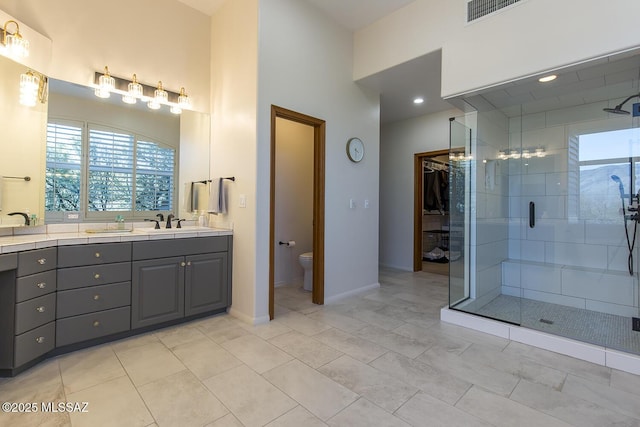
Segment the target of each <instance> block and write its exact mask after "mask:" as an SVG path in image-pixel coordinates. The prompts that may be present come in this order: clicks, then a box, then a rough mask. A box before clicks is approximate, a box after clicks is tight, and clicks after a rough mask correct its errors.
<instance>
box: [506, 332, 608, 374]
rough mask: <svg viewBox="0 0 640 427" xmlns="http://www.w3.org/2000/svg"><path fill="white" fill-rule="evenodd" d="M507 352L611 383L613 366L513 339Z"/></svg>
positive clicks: (564, 370)
mask: <svg viewBox="0 0 640 427" xmlns="http://www.w3.org/2000/svg"><path fill="white" fill-rule="evenodd" d="M504 353H505V354H509V355H513V356H515V357H526V358H529V359H533V360H534V361H535V362H537V363H539V364H541V365H545V366H549V367H551V368H554V369H559V370H561V371H563V372H567V373H571V374H575V375H577V376H579V377H582V378H586V379H589V380H592V381H596V382H599V383H601V384H605V385H609V383H610V381H611V368H607V367H605V366H600V365H596V364H594V363H590V362H586V361H584V360H579V359H575V358H573V357H570V356H565V355H563V354H558V353H554V352H552V351H548V350H544V349H541V348H537V347H532V346H530V345H526V344H522V343H519V342H515V341H511V342H510V343H509V345H507V347H506V348H505V349H504Z"/></svg>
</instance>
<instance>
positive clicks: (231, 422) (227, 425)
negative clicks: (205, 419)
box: [204, 413, 244, 427]
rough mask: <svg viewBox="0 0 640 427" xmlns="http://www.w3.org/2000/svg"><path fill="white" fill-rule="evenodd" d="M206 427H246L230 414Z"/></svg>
mask: <svg viewBox="0 0 640 427" xmlns="http://www.w3.org/2000/svg"><path fill="white" fill-rule="evenodd" d="M204 427H244V426H243V425H242V423H241V422H240V421H239V420H238V419H237V418H236V417H235V416H234V415H233V414H231V413H229V414H227V415H225V416H224V417H222V418H218V419H217V420H215V421H214V422H212V423H209V424H207V425H206V426H204Z"/></svg>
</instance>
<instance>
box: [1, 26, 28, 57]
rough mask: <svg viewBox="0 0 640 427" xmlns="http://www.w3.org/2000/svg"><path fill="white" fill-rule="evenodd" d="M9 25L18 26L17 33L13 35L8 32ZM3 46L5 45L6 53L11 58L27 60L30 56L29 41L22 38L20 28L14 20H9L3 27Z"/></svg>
mask: <svg viewBox="0 0 640 427" xmlns="http://www.w3.org/2000/svg"><path fill="white" fill-rule="evenodd" d="M9 24H14V25H15V26H16V32H15V33H11V32H9V31H8V30H7V26H8V25H9ZM0 42H2V45H4V47H5V49H6V52H7V53H8V54H9V55H10V56H14V57H18V58H26V57H27V56H29V41H28V40H26V39H24V38H22V35H21V34H20V26H19V25H18V23H17V22H16V21H14V20H9V21H7V22H5V23H4V26H3V27H2V39H1V40H0Z"/></svg>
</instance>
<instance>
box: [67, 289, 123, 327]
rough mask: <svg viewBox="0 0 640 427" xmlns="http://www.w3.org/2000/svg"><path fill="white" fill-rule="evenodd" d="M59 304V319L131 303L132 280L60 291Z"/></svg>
mask: <svg viewBox="0 0 640 427" xmlns="http://www.w3.org/2000/svg"><path fill="white" fill-rule="evenodd" d="M57 304H58V305H57V310H56V317H57V318H58V319H62V318H64V317H70V316H77V315H79V314H86V313H93V312H95V311H102V310H108V309H110V308H116V307H122V306H125V305H131V282H121V283H112V284H109V285H100V286H91V287H89V288H82V289H72V290H69V291H60V292H58V301H57Z"/></svg>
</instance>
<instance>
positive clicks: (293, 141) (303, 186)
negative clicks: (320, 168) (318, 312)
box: [273, 118, 313, 298]
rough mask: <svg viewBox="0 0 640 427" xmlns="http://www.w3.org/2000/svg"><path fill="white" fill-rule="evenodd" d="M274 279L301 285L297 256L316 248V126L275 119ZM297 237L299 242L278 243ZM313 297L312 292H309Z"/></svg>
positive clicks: (281, 283)
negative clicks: (314, 191) (314, 169)
mask: <svg viewBox="0 0 640 427" xmlns="http://www.w3.org/2000/svg"><path fill="white" fill-rule="evenodd" d="M275 198H276V200H275V221H274V234H275V239H274V240H275V242H274V247H273V249H274V251H275V253H274V258H275V260H274V282H275V284H276V286H278V285H285V284H286V285H290V284H295V285H301V281H302V278H303V275H304V270H303V269H302V266H301V265H300V262H298V256H299V255H300V254H302V253H305V252H311V251H312V249H313V247H312V246H313V127H312V126H309V125H304V124H301V123H296V122H292V121H290V120H285V119H281V118H277V119H276V191H275ZM289 240H294V241H295V242H296V245H295V246H294V247H288V246H283V245H279V244H278V242H279V241H284V242H287V241H289ZM309 298H311V296H309Z"/></svg>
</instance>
